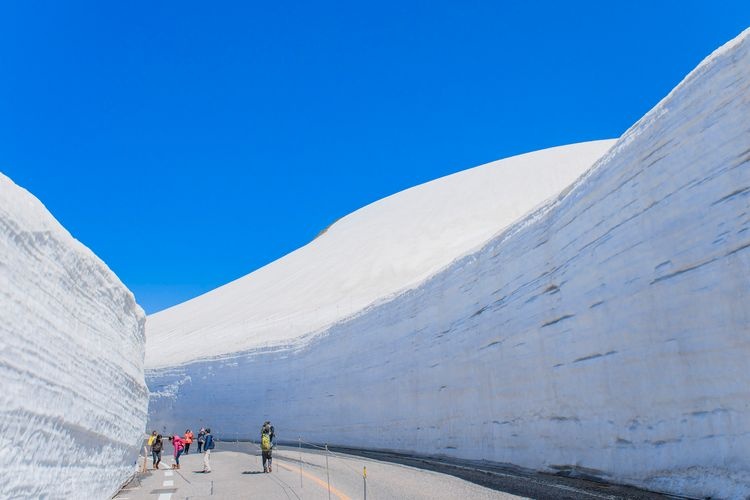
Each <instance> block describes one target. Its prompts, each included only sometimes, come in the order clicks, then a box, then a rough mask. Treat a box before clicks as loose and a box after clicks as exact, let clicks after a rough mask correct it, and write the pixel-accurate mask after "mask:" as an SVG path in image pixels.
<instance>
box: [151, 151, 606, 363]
mask: <svg viewBox="0 0 750 500" xmlns="http://www.w3.org/2000/svg"><path fill="white" fill-rule="evenodd" d="M612 144H614V141H594V142H589V143H583V144H576V145H572V146H564V147H559V148H551V149H548V150H544V151H538V152H535V153H530V154H525V155H520V156H516V157H513V158H509V159H505V160H501V161H496V162H493V163H489V164H487V165H483V166H481V167H476V168H473V169H469V170H466V171H463V172H459V173H457V174H454V175H450V176H447V177H444V178H441V179H438V180H435V181H432V182H429V183H426V184H423V185H420V186H417V187H414V188H412V189H408V190H406V191H403V192H401V193H398V194H395V195H393V196H390V197H388V198H384V199H382V200H380V201H378V202H375V203H373V204H371V205H368V206H367V207H364V208H362V209H360V210H358V211H356V212H354V213H352V214H350V215H348V216H346V217H344V218H342V219H341V220H339V221H337V222H336V223H335V224H333V225H332V226H331V227H329V228H328V229H327V230H326V231H325V232H324V233H323V234H321V235H320V236H319V237H318V238H316V239H315V240H314V241H312V242H311V243H310V244H308V245H306V246H304V247H302V248H300V249H298V250H297V251H295V252H292V253H291V254H289V255H287V256H285V257H283V258H281V259H279V260H277V261H275V262H273V263H271V264H269V265H268V266H265V267H263V268H261V269H259V270H257V271H255V272H253V273H251V274H249V275H247V276H245V277H243V278H240V279H238V280H237V281H234V282H232V283H229V284H228V285H225V286H223V287H221V288H218V289H216V290H213V291H211V292H209V293H207V294H205V295H203V296H201V297H198V298H196V299H193V300H191V301H188V302H185V303H183V304H180V305H178V306H175V307H172V308H170V309H167V310H165V311H162V312H159V313H157V314H154V315H151V316H149V318H148V324H147V330H148V335H147V336H148V346H147V350H146V366H147V367H149V368H155V367H160V366H161V367H163V366H170V365H176V364H179V363H184V362H188V361H191V360H194V359H195V358H197V357H210V356H219V355H224V354H228V353H234V352H238V351H246V350H249V349H257V348H260V347H265V348H268V347H273V346H280V345H290V344H294V345H296V346H299V345H300V344H303V343H304V342H306V341H307V340H309V339H310V337H311V336H313V335H314V334H316V333H320V332H321V331H323V330H325V329H326V328H328V327H330V326H331V325H332V324H333V323H335V322H338V321H341V320H342V319H344V318H346V317H349V316H352V315H354V314H357V313H358V312H359V311H361V310H362V309H364V308H366V307H368V306H371V305H373V304H375V303H378V302H382V301H384V300H388V299H390V298H392V297H393V296H395V295H396V294H398V293H399V292H401V291H403V290H405V289H408V288H411V287H413V286H416V285H417V284H418V283H420V282H422V281H424V280H425V279H426V278H428V277H429V276H431V275H433V274H435V273H436V272H438V271H439V270H441V269H443V268H445V267H446V266H448V265H449V264H450V263H451V262H452V261H453V260H455V259H456V258H458V257H461V256H463V255H465V254H467V253H469V252H471V251H476V250H477V249H478V248H480V247H481V246H482V245H483V244H485V243H486V242H487V241H488V240H489V239H490V238H492V237H493V236H495V235H496V234H497V233H498V232H499V231H501V230H502V229H504V228H505V227H507V226H508V225H510V224H511V223H513V222H514V221H515V220H517V219H518V218H519V217H521V216H522V215H524V214H525V213H527V212H528V211H529V210H531V209H533V208H534V207H535V206H537V205H539V204H541V203H542V202H543V201H545V200H546V199H547V198H549V197H552V196H555V195H557V194H558V193H559V192H560V191H561V190H562V189H564V188H565V187H566V186H568V185H569V184H570V183H571V182H573V181H574V180H575V179H576V178H577V177H578V176H579V175H581V174H582V173H583V172H584V171H585V170H586V169H588V168H589V167H590V166H591V165H593V163H594V162H595V161H596V160H597V159H598V158H600V157H601V156H602V155H603V154H604V153H605V152H606V151H607V149H609V147H611V146H612ZM205 339H211V342H204V340H205Z"/></svg>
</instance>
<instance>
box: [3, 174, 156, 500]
mask: <svg viewBox="0 0 750 500" xmlns="http://www.w3.org/2000/svg"><path fill="white" fill-rule="evenodd" d="M0 295H1V297H2V300H0V380H1V381H2V390H0V450H2V453H0V497H2V498H110V497H111V496H112V495H113V494H114V493H115V492H116V491H117V488H118V487H119V486H120V485H121V484H122V483H123V482H124V481H125V480H127V478H128V477H129V476H130V475H132V473H133V472H134V471H135V467H134V463H135V461H136V458H137V456H138V451H139V447H140V443H141V440H142V437H143V432H144V430H145V423H146V411H147V404H148V391H147V388H146V384H145V379H144V372H143V358H144V344H145V337H144V325H145V315H144V313H143V311H142V310H141V308H140V307H139V306H138V305H137V304H136V303H135V300H134V298H133V295H132V294H131V293H130V291H129V290H128V289H127V288H125V286H124V285H123V284H122V283H121V282H120V280H119V279H118V278H117V276H115V274H114V273H113V272H112V271H111V270H110V269H109V268H108V267H107V266H106V265H105V264H104V263H103V262H102V261H101V260H99V259H98V258H97V257H96V256H95V255H94V254H93V253H92V252H91V251H90V250H89V249H88V248H86V247H85V246H84V245H82V244H81V243H79V242H78V241H76V240H75V239H73V237H71V235H70V234H69V233H68V232H67V231H66V230H65V229H64V228H63V227H62V226H61V225H60V224H59V223H58V222H57V221H56V220H55V219H54V218H53V217H52V215H51V214H50V213H49V212H48V211H47V210H46V209H45V207H44V206H43V205H42V204H41V203H40V202H39V200H37V199H36V198H35V197H34V196H32V195H31V194H29V193H28V192H27V191H25V190H24V189H22V188H20V187H18V186H16V185H15V184H14V183H13V182H12V181H11V180H10V179H8V178H7V177H5V176H3V175H2V174H0Z"/></svg>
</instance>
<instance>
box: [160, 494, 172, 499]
mask: <svg viewBox="0 0 750 500" xmlns="http://www.w3.org/2000/svg"><path fill="white" fill-rule="evenodd" d="M170 498H172V494H171V493H162V494H161V495H159V498H158V499H157V500H169V499H170Z"/></svg>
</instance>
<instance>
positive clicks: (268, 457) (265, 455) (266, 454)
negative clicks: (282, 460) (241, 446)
mask: <svg viewBox="0 0 750 500" xmlns="http://www.w3.org/2000/svg"><path fill="white" fill-rule="evenodd" d="M262 453H263V471H264V472H265V471H270V470H271V460H272V457H271V450H268V451H264V452H262ZM266 462H268V467H266Z"/></svg>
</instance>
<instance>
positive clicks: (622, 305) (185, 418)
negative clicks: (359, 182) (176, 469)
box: [147, 30, 750, 498]
mask: <svg viewBox="0 0 750 500" xmlns="http://www.w3.org/2000/svg"><path fill="white" fill-rule="evenodd" d="M749 97H750V30H748V31H746V32H744V33H743V34H741V35H740V36H739V37H738V38H737V39H735V40H733V41H731V42H730V43H728V44H727V45H725V46H724V47H722V48H721V49H719V50H717V51H716V52H715V53H714V54H712V55H711V56H709V57H708V58H707V59H706V60H705V61H703V62H702V63H701V64H700V65H699V66H698V67H697V68H696V69H695V70H694V71H693V72H691V73H690V75H688V76H687V77H686V78H685V80H684V81H683V82H682V83H681V84H680V85H679V86H678V87H677V88H675V89H674V91H673V92H672V93H670V95H669V96H667V97H666V98H665V99H664V100H663V101H662V102H661V103H659V104H658V105H657V106H656V107H655V108H654V109H653V110H651V111H650V112H649V113H648V114H647V115H646V116H644V117H643V118H642V119H641V120H640V121H639V122H638V123H636V124H635V125H634V126H633V127H632V128H631V129H630V130H629V131H627V132H626V133H625V134H624V135H623V137H622V138H621V139H620V140H619V141H618V142H617V144H616V145H615V146H614V147H613V148H612V149H611V150H610V151H609V152H608V153H607V154H606V155H605V156H604V157H603V158H601V159H600V160H599V161H598V162H597V163H596V165H595V166H594V167H593V168H592V169H590V170H589V171H588V172H587V173H586V174H585V175H584V176H582V177H581V178H580V179H578V180H577V181H576V182H575V183H574V185H573V186H572V187H570V188H569V189H566V190H565V191H564V192H563V193H561V195H560V196H559V197H557V198H556V199H554V200H552V201H550V202H548V203H546V204H545V205H543V206H541V207H539V208H538V209H536V210H535V211H533V212H532V213H530V214H528V215H526V216H524V217H522V218H520V219H519V220H516V221H515V222H514V223H512V224H511V225H510V226H509V227H507V228H506V229H505V230H504V231H503V232H501V233H500V234H498V235H497V236H495V237H494V238H492V239H491V240H490V241H489V242H488V243H487V244H486V245H484V246H483V247H482V248H481V249H479V250H478V251H475V252H473V253H470V254H469V255H467V256H465V257H464V258H461V259H459V260H457V261H455V262H453V263H451V264H450V265H449V266H447V267H445V268H443V269H442V270H440V271H439V272H436V273H434V274H432V275H431V276H429V278H427V279H426V280H424V281H422V282H420V283H418V284H416V286H413V287H411V288H409V289H407V290H405V291H402V292H401V293H398V294H397V295H395V296H393V297H392V298H391V299H390V300H385V301H381V302H379V303H378V304H376V305H375V306H373V307H369V308H367V309H365V310H362V311H360V312H359V314H357V315H354V316H352V317H348V318H344V319H343V320H342V321H339V322H337V323H335V324H333V325H332V326H330V327H328V328H326V329H324V330H323V331H322V332H321V333H320V334H319V335H317V336H314V337H312V338H310V339H308V342H307V343H306V344H303V343H291V344H290V346H289V347H284V346H276V347H275V348H273V349H267V348H263V347H257V348H254V349H249V350H245V351H244V352H237V353H236V354H234V355H227V356H222V357H218V358H216V359H207V360H194V361H192V362H187V360H188V357H187V356H181V357H180V358H177V359H178V360H179V362H180V363H179V364H178V363H175V364H174V365H173V366H168V367H162V368H159V369H151V370H149V371H147V380H148V383H149V386H150V387H151V388H152V391H153V392H152V399H151V403H150V408H149V414H150V420H151V422H152V425H154V426H158V428H161V427H162V426H164V427H166V426H170V427H173V426H176V428H177V429H182V428H185V427H186V426H197V425H198V424H199V423H207V424H210V425H211V427H212V428H214V429H216V431H217V433H218V434H219V435H224V436H232V437H234V436H236V435H237V436H239V437H256V436H255V434H256V432H257V429H258V426H259V423H260V422H262V421H263V420H265V419H267V418H269V419H272V420H273V421H274V423H275V425H276V429H277V432H278V434H279V437H280V439H289V440H295V439H296V438H297V437H298V436H302V437H303V438H304V439H306V440H307V441H317V442H328V443H332V444H340V445H347V446H359V447H365V448H382V449H392V450H399V451H404V452H414V453H424V454H444V455H449V456H455V457H462V458H469V459H477V460H489V461H493V462H506V463H513V464H517V465H521V466H525V467H529V468H533V469H538V470H548V471H562V472H567V473H586V474H590V475H595V476H598V477H601V478H603V479H605V480H611V481H617V482H625V483H630V484H634V485H639V486H643V487H647V488H652V489H657V490H663V491H669V492H675V493H682V494H685V495H691V496H696V497H707V496H711V497H713V498H744V497H746V496H748V495H750V472H748V471H750V419H748V418H747V416H748V415H749V414H750V370H748V359H750V336H748V333H749V332H750V308H749V307H748V304H750V119H748V117H750V98H749ZM594 156H596V155H594ZM446 182H449V181H446ZM445 192H446V193H450V194H453V193H455V190H451V189H450V188H449V187H448V186H446V191H445ZM395 199H397V197H394V198H393V200H395ZM437 203H438V204H439V202H437ZM365 250H367V249H366V248H365V249H364V250H363V253H365ZM359 257H360V256H359V255H355V256H352V255H348V254H346V255H342V256H341V258H342V259H345V258H348V259H350V260H356V259H358V258H359ZM313 264H314V263H312V262H311V263H310V265H313ZM394 265H395V264H394ZM425 272H428V271H427V270H425ZM251 276H252V275H251ZM247 279H248V280H249V279H250V278H247ZM294 280H295V276H289V281H288V282H286V283H285V284H286V286H289V284H290V283H294ZM236 286H238V287H239V284H238V285H236ZM282 286H283V285H282ZM342 292H343V291H342ZM347 292H348V290H347ZM216 297H217V299H216V300H217V302H218V301H219V298H218V294H217V295H216ZM342 297H346V294H345V293H342ZM199 305H200V306H201V307H200V311H199V310H198V309H199V307H198V306H199ZM209 305H210V304H209V303H208V301H206V302H199V301H195V302H194V303H193V305H190V303H188V304H185V305H183V306H182V308H181V314H182V315H183V321H182V322H181V323H179V322H177V320H176V319H175V320H174V321H175V322H174V323H173V326H172V332H174V333H173V334H174V335H178V330H179V331H182V332H185V333H187V332H190V331H193V330H194V329H196V328H205V326H204V325H205V324H206V322H205V319H204V317H203V315H205V314H209V313H210V311H211V308H210V307H209ZM218 305H219V304H216V306H217V307H218ZM232 307H237V305H236V304H234V305H233V306H232ZM248 307H252V306H248ZM231 310H232V309H231V308H230V309H227V310H226V311H225V312H226V313H230V311H231ZM199 313H200V314H199ZM241 314H242V313H241V312H239V311H236V312H235V315H232V314H229V318H227V317H225V315H224V314H222V315H217V317H216V321H217V322H224V323H223V324H222V326H223V327H228V326H230V325H229V323H228V322H229V321H230V319H232V318H235V319H236V318H241V317H242V316H241ZM198 319H200V322H199V321H196V320H198ZM150 321H151V319H149V325H148V328H149V332H153V334H154V335H155V336H159V335H164V332H161V331H159V328H162V326H161V325H163V324H164V323H162V322H160V321H154V324H153V325H152V324H151V323H150ZM157 326H158V327H159V328H157ZM282 326H283V324H282ZM204 331H206V330H204ZM186 338H187V337H186ZM192 338H195V337H192ZM223 341H224V339H222V338H221V337H218V340H214V338H213V337H210V336H208V335H206V336H205V337H204V339H203V341H202V342H200V341H194V340H191V341H190V344H189V346H190V347H191V348H192V349H195V350H196V351H197V350H199V349H201V348H202V345H204V344H210V343H213V342H216V343H220V342H223ZM260 344H261V343H260V342H259V343H258V345H260ZM232 346H233V347H238V346H239V347H242V348H244V347H246V346H241V343H239V342H238V343H234V342H233V343H232ZM148 349H149V350H150V349H151V346H150V345H149V346H148ZM237 350H238V351H240V350H242V349H237ZM160 355H161V354H160ZM194 356H195V355H194ZM152 359H153V358H152ZM152 366H153V362H152Z"/></svg>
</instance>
